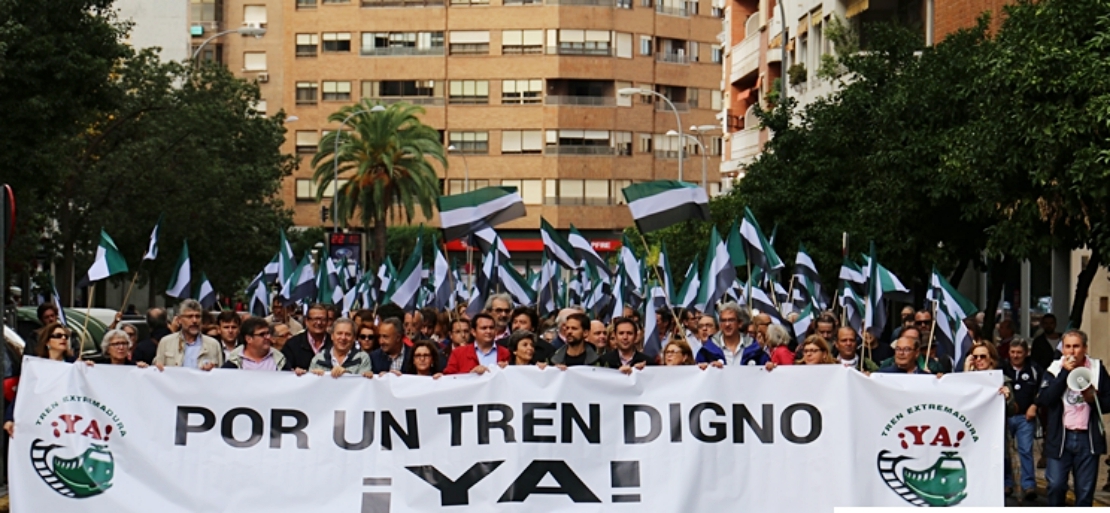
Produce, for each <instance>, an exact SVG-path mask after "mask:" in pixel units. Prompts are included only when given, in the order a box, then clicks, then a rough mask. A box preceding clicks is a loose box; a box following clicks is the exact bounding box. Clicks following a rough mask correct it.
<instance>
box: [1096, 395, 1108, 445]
mask: <svg viewBox="0 0 1110 513" xmlns="http://www.w3.org/2000/svg"><path fill="white" fill-rule="evenodd" d="M1095 418H1096V419H1098V434H1100V435H1102V436H1106V428H1104V427H1103V426H1102V406H1101V405H1099V404H1098V394H1097V393H1096V394H1095Z"/></svg>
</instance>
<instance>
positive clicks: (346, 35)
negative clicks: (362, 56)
mask: <svg viewBox="0 0 1110 513" xmlns="http://www.w3.org/2000/svg"><path fill="white" fill-rule="evenodd" d="M350 51H351V33H350V32H324V52H331V53H338V52H350Z"/></svg>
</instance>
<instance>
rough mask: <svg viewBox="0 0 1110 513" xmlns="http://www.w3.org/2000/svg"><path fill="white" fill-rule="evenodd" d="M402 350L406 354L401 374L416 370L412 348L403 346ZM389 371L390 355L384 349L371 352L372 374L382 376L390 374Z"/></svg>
mask: <svg viewBox="0 0 1110 513" xmlns="http://www.w3.org/2000/svg"><path fill="white" fill-rule="evenodd" d="M401 350H402V351H404V352H405V354H404V355H402V357H401V369H402V370H401V372H404V370H405V369H415V368H416V366H415V365H413V363H412V348H411V347H409V346H403V347H402V349H401ZM389 369H390V367H389V355H387V354H385V351H382V348H380V347H379V348H377V349H375V350H373V351H371V352H370V372H373V373H374V374H381V373H383V372H389ZM437 372H438V371H437ZM413 374H415V372H414V373H413Z"/></svg>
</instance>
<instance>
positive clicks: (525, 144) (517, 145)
mask: <svg viewBox="0 0 1110 513" xmlns="http://www.w3.org/2000/svg"><path fill="white" fill-rule="evenodd" d="M540 153H543V131H542V130H504V131H502V132H501V154H502V155H524V154H540Z"/></svg>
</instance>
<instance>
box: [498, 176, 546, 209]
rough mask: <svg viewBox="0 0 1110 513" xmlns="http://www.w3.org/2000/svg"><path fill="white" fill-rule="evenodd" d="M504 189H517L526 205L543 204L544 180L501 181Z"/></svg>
mask: <svg viewBox="0 0 1110 513" xmlns="http://www.w3.org/2000/svg"><path fill="white" fill-rule="evenodd" d="M501 185H502V186H504V187H516V191H517V192H518V193H520V197H521V198H522V199H524V204H525V205H539V204H542V203H543V180H501Z"/></svg>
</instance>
